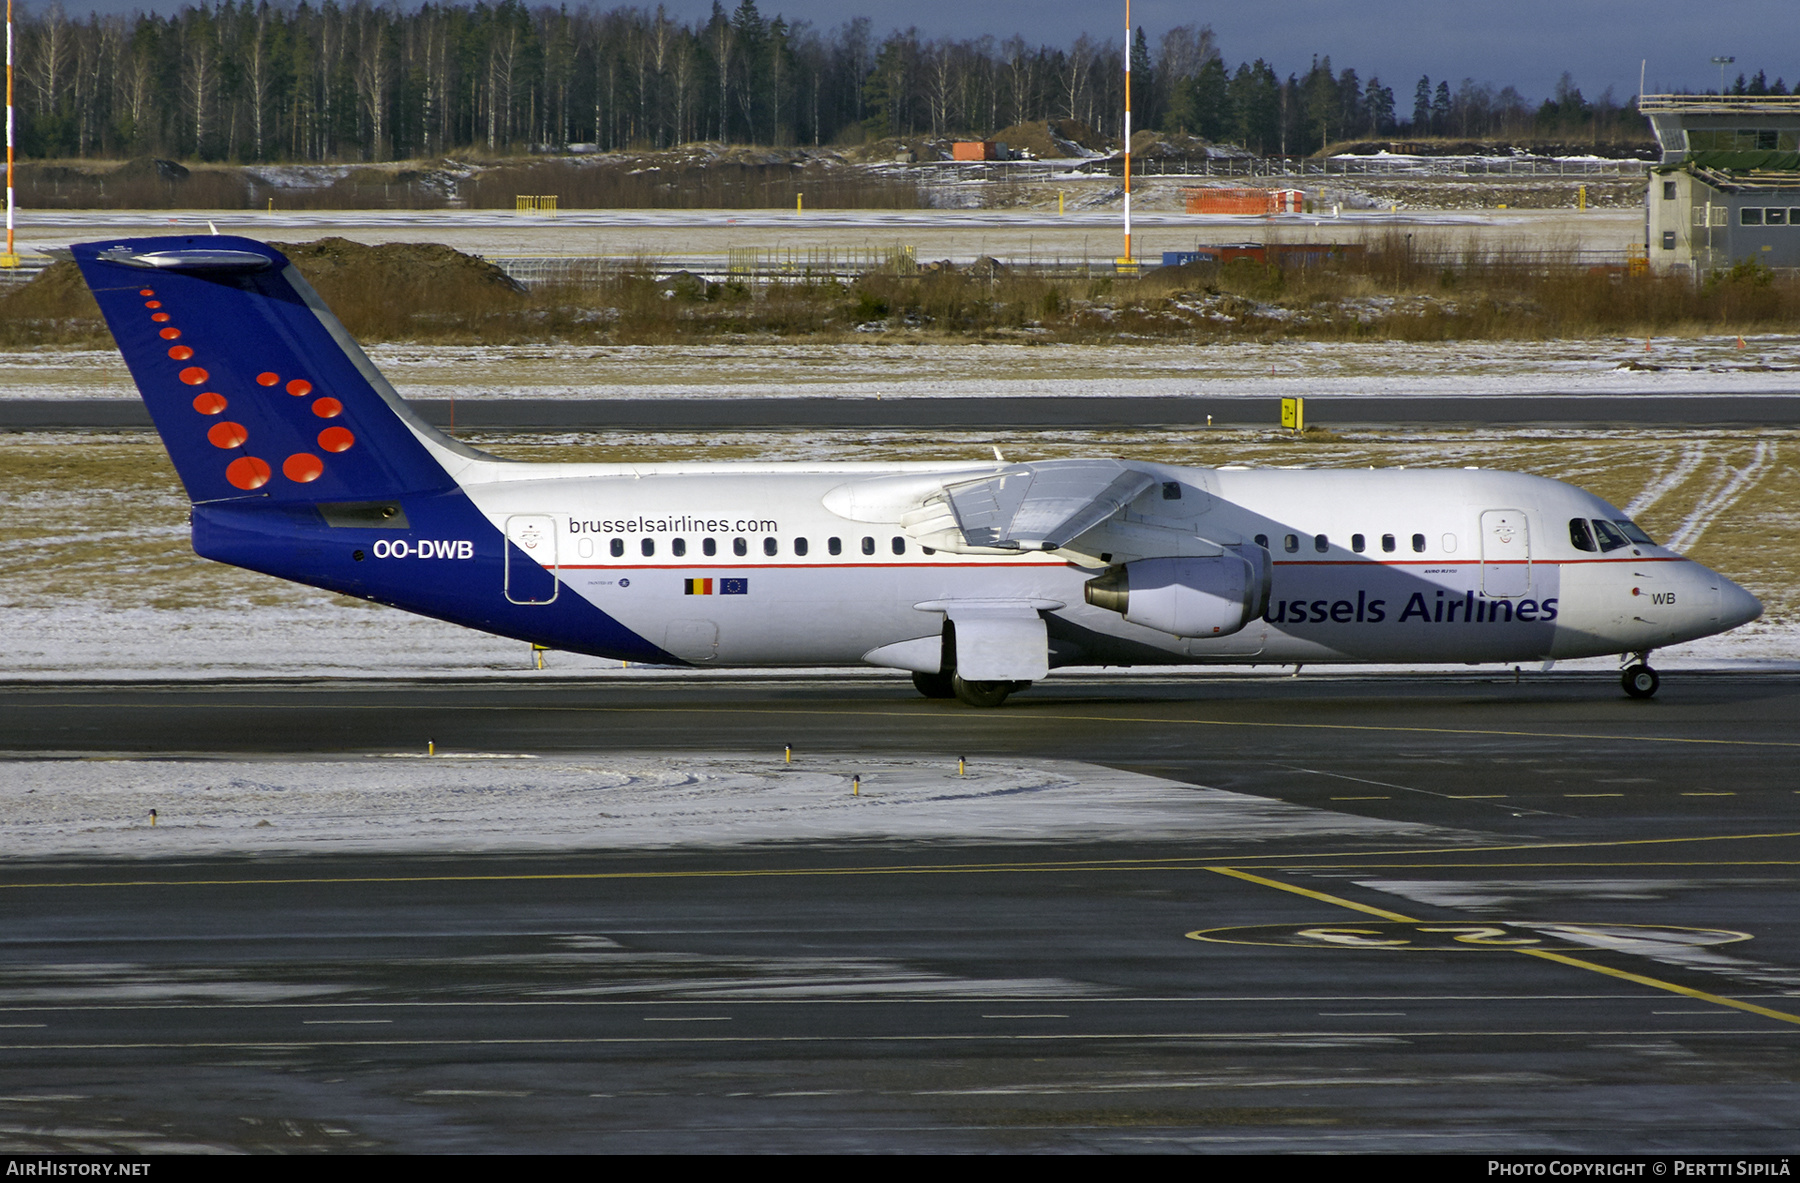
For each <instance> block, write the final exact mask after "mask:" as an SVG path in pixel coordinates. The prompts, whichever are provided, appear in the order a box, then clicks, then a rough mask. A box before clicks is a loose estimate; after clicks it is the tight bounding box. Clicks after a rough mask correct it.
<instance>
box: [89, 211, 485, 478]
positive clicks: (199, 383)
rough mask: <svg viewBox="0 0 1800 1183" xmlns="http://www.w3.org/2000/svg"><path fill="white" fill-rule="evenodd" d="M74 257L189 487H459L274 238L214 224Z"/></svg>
mask: <svg viewBox="0 0 1800 1183" xmlns="http://www.w3.org/2000/svg"><path fill="white" fill-rule="evenodd" d="M74 254H75V261H76V263H77V264H78V265H79V266H80V267H81V272H82V275H83V277H84V278H85V279H86V280H87V283H88V286H89V288H91V289H92V290H93V293H94V298H95V299H96V300H98V301H99V303H100V311H101V312H102V313H103V314H104V315H105V317H106V323H107V326H108V327H109V328H110V329H111V330H112V334H113V338H114V339H115V340H116V341H117V342H118V344H119V352H120V353H122V354H123V355H124V357H125V364H126V365H127V366H129V367H130V369H131V375H132V377H133V378H134V379H135V380H136V381H137V387H138V390H139V391H140V392H141V393H142V394H143V397H144V402H145V403H146V404H148V406H149V408H150V414H151V417H152V419H153V420H154V421H155V423H156V429H157V431H159V432H160V433H161V434H162V438H163V442H164V443H165V444H166V445H167V446H168V449H169V456H170V457H171V459H173V460H174V462H175V470H176V472H177V473H179V474H180V476H181V482H182V484H183V485H184V486H185V487H186V489H187V493H188V497H189V499H191V500H192V501H194V502H196V503H207V502H218V501H226V500H231V499H257V500H260V501H262V502H263V503H265V504H266V503H269V502H277V503H279V502H320V501H356V500H367V499H372V498H382V497H394V496H398V495H400V494H404V493H426V492H435V491H444V490H448V489H449V488H451V487H453V482H452V481H451V479H450V477H449V476H448V475H447V474H446V473H445V472H444V469H443V467H442V466H441V465H440V464H439V463H438V462H437V461H436V460H435V459H434V458H433V457H432V455H431V453H430V452H429V451H428V450H427V449H426V448H425V446H424V445H423V444H422V443H421V442H420V440H419V438H418V434H415V432H417V433H422V434H426V435H429V436H433V437H437V438H438V440H439V441H440V442H441V443H442V444H443V445H444V446H446V447H449V448H451V449H453V450H456V451H459V452H462V451H466V449H463V448H462V447H461V446H460V445H458V444H456V443H455V442H454V441H452V440H449V439H448V438H446V437H442V436H439V435H438V433H437V432H436V431H435V430H433V429H432V428H430V427H428V426H426V425H425V424H424V423H423V422H421V421H419V420H418V419H417V418H416V416H415V415H414V414H413V412H412V411H411V410H410V409H409V408H407V407H406V405H405V404H404V403H402V402H401V401H400V400H399V398H398V397H397V396H395V395H394V393H393V391H392V389H391V388H390V387H389V386H388V385H387V383H386V381H385V380H384V379H382V377H381V376H380V374H378V373H377V372H376V371H375V368H374V367H373V366H372V365H371V364H370V363H369V361H368V358H366V357H365V356H364V355H363V352H362V350H361V349H359V348H358V347H357V346H356V344H355V342H353V341H352V340H351V339H350V337H349V334H347V333H346V332H345V331H344V327H343V326H342V325H341V324H339V323H338V320H337V318H336V317H334V316H333V315H332V314H331V313H330V311H329V310H327V309H326V307H325V305H324V303H323V302H322V301H320V299H319V296H318V293H316V292H314V291H313V290H312V287H311V286H310V285H308V284H307V282H306V281H305V280H304V279H302V278H301V277H300V274H299V273H298V272H297V271H296V270H294V268H293V266H292V265H291V264H290V263H289V262H288V260H287V257H286V256H284V255H283V254H282V253H281V252H280V251H277V250H275V249H274V248H272V247H270V246H267V245H265V244H263V243H260V242H254V241H251V240H250V239H246V238H230V237H224V236H219V235H213V236H207V237H199V238H186V237H167V238H138V239H126V240H123V241H113V242H99V243H83V244H80V245H77V246H76V247H75V248H74Z"/></svg>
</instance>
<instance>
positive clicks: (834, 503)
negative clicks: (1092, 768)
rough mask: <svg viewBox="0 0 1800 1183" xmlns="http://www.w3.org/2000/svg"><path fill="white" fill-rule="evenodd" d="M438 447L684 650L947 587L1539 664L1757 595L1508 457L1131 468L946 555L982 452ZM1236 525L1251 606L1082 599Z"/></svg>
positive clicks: (752, 645) (550, 554)
mask: <svg viewBox="0 0 1800 1183" xmlns="http://www.w3.org/2000/svg"><path fill="white" fill-rule="evenodd" d="M444 459H445V461H446V466H447V467H449V468H451V469H452V472H453V475H454V476H455V477H456V479H457V481H458V483H459V484H460V485H461V486H462V488H463V489H464V491H465V492H466V493H467V494H468V496H469V497H470V498H471V499H472V500H473V501H474V503H475V504H476V505H477V506H478V507H479V508H480V510H481V511H482V512H483V513H484V514H486V515H487V516H488V518H489V519H490V520H491V521H492V522H493V524H494V525H495V527H496V528H497V529H499V530H501V531H503V532H505V533H506V534H507V536H508V537H509V538H511V539H513V540H514V541H515V543H518V542H519V540H520V539H521V537H524V536H528V537H529V539H530V542H529V546H530V552H531V554H532V557H533V559H534V560H536V561H539V562H540V563H541V565H542V566H543V567H544V568H545V569H547V570H552V571H554V573H555V575H556V578H557V581H558V582H557V584H556V586H555V590H554V594H555V595H574V596H579V597H582V598H583V599H586V600H588V601H590V602H591V603H592V604H594V605H595V606H596V607H598V608H599V609H601V610H602V611H603V612H605V613H606V614H607V615H609V616H611V617H613V618H614V619H616V620H617V621H619V622H620V623H621V624H623V625H624V626H625V627H627V628H628V629H630V630H631V631H632V632H634V633H636V634H637V635H638V636H640V637H642V638H643V639H644V640H646V641H648V642H650V643H651V644H653V645H656V646H659V647H661V648H663V649H664V650H665V651H667V652H668V653H670V654H672V655H673V656H675V657H678V658H680V659H681V660H683V661H688V662H693V663H696V664H701V665H719V666H727V665H783V666H797V665H843V664H852V663H856V662H860V661H864V660H870V661H874V662H876V663H878V664H887V665H902V666H904V665H905V664H907V663H906V662H904V661H899V660H891V659H889V658H887V657H884V656H883V655H882V654H881V653H880V652H877V651H881V650H884V648H887V647H893V646H901V648H904V646H903V645H902V644H901V643H903V642H908V641H912V640H915V639H923V638H930V637H934V636H936V635H938V634H939V633H940V632H941V631H942V629H943V621H944V611H943V605H944V604H946V603H955V602H969V601H1006V602H1012V603H1034V604H1036V605H1037V606H1038V607H1040V608H1041V610H1042V615H1043V617H1044V619H1045V621H1046V623H1047V625H1048V633H1049V646H1050V664H1052V665H1120V664H1149V663H1194V662H1233V663H1243V662H1278V663H1288V662H1308V663H1311V662H1521V661H1539V660H1548V659H1552V658H1569V657H1582V656H1593V655H1599V654H1610V653H1628V652H1647V651H1649V650H1651V649H1653V648H1657V647H1660V646H1664V645H1669V644H1673V643H1675V642H1678V641H1684V640H1690V639H1693V638H1695V637H1701V636H1706V635H1708V634H1711V633H1716V632H1720V631H1723V630H1724V629H1727V628H1730V627H1733V626H1734V625H1736V624H1739V623H1742V622H1743V621H1745V620H1749V619H1753V618H1754V617H1755V616H1756V615H1757V614H1758V612H1759V611H1760V605H1759V604H1758V603H1757V601H1756V600H1755V598H1754V597H1752V596H1751V595H1750V594H1749V593H1747V592H1745V591H1744V590H1743V589H1742V588H1739V587H1738V586H1737V585H1736V584H1734V583H1732V582H1731V581H1730V580H1728V579H1725V578H1723V577H1722V576H1720V575H1718V574H1717V573H1716V572H1713V571H1711V570H1709V569H1708V568H1706V567H1704V566H1702V565H1700V564H1698V563H1695V562H1692V561H1691V560H1688V559H1686V558H1684V557H1682V556H1680V555H1678V554H1675V553H1673V552H1671V551H1668V550H1666V549H1664V548H1662V547H1660V546H1655V545H1651V544H1645V543H1641V542H1640V543H1636V544H1631V545H1626V546H1622V547H1619V546H1615V547H1614V548H1613V549H1611V550H1606V551H1602V550H1600V549H1598V548H1595V549H1591V550H1583V549H1579V548H1578V546H1577V545H1576V541H1575V539H1574V538H1573V537H1572V534H1571V528H1570V525H1569V523H1570V520H1571V519H1601V520H1605V521H1616V520H1619V519H1622V518H1623V516H1624V515H1623V514H1622V513H1620V511H1618V510H1617V509H1615V508H1614V507H1613V506H1611V505H1609V504H1607V503H1606V502H1604V501H1602V500H1601V499H1599V498H1597V497H1595V496H1593V495H1591V494H1589V493H1586V492H1584V491H1582V490H1580V489H1578V488H1575V487H1573V486H1570V485H1566V484H1563V483H1561V482H1557V481H1552V480H1547V479H1544V478H1540V477H1532V476H1526V475H1521V474H1516V473H1506V472H1496V471H1487V470H1455V471H1448V470H1410V471H1409V470H1349V471H1338V470H1274V469H1233V468H1225V469H1204V468H1178V467H1173V466H1157V465H1148V466H1137V467H1142V468H1145V469H1147V470H1148V471H1151V472H1152V473H1153V475H1154V476H1155V477H1156V478H1157V480H1158V482H1159V486H1158V488H1156V489H1153V490H1152V491H1151V492H1149V493H1147V494H1145V495H1143V496H1142V497H1140V498H1138V499H1137V500H1136V501H1133V502H1132V503H1131V504H1129V505H1128V506H1126V508H1125V511H1124V512H1123V513H1122V514H1120V515H1117V516H1115V517H1114V518H1113V519H1112V520H1110V521H1108V522H1106V523H1103V524H1102V525H1100V526H1098V527H1096V528H1094V529H1093V530H1091V531H1089V532H1088V533H1085V534H1083V535H1081V536H1080V537H1078V538H1076V539H1075V540H1074V541H1073V542H1072V543H1070V544H1069V545H1067V546H1064V547H1062V548H1061V549H1059V550H1056V551H1052V552H1026V553H1003V552H995V553H970V551H971V550H972V548H963V551H964V553H953V552H952V551H951V550H947V549H944V548H942V547H939V548H935V549H933V548H930V547H928V546H926V545H924V543H923V542H922V541H921V539H922V538H924V539H929V538H932V537H934V536H933V535H930V534H929V533H926V532H925V529H924V527H921V526H920V525H919V523H918V521H917V520H916V519H917V518H918V517H919V505H920V502H921V499H922V498H924V497H925V496H926V495H927V494H928V493H930V492H931V491H933V490H936V489H939V488H941V487H942V486H943V485H944V484H945V483H946V482H954V481H965V480H974V479H978V478H981V477H983V476H985V475H987V474H989V473H991V472H994V471H996V470H997V469H998V468H999V467H1000V466H999V465H997V464H994V463H986V462H983V463H973V464H938V465H928V464H912V465H860V464H840V465H805V464H768V465H680V464H676V465H645V466H635V467H634V466H615V465H542V464H533V465H515V464H509V463H494V462H489V461H471V460H466V459H464V460H458V459H455V458H451V457H444ZM1176 486H1179V487H1178V488H1176ZM1171 490H1173V495H1171ZM935 537H939V538H941V537H942V536H941V535H938V536H935ZM1252 542H1260V543H1262V544H1263V545H1264V546H1266V548H1267V549H1268V551H1269V553H1270V555H1271V556H1272V559H1273V568H1272V574H1271V576H1270V586H1269V597H1268V608H1267V611H1266V613H1264V614H1263V615H1262V616H1261V617H1260V618H1258V619H1255V620H1253V621H1252V622H1251V623H1249V624H1248V625H1246V626H1245V627H1243V628H1242V629H1240V630H1237V631H1235V632H1232V633H1230V634H1229V635H1224V636H1209V637H1181V636H1176V635H1173V634H1171V633H1167V632H1162V631H1159V630H1157V629H1153V628H1146V627H1143V626H1140V625H1136V624H1133V623H1130V622H1128V621H1127V620H1125V619H1124V618H1123V617H1122V616H1121V615H1120V614H1119V613H1117V612H1114V611H1109V610H1107V609H1105V608H1101V607H1095V606H1091V605H1089V604H1088V603H1085V602H1084V599H1083V585H1084V584H1086V583H1087V582H1088V581H1089V580H1092V579H1094V578H1095V577H1096V576H1098V575H1100V574H1101V573H1102V572H1103V571H1105V570H1106V569H1107V568H1108V567H1109V566H1111V565H1113V564H1119V563H1127V562H1130V561H1132V560H1133V559H1137V558H1144V557H1152V556H1159V555H1169V554H1178V553H1192V554H1207V553H1217V549H1216V548H1217V547H1219V546H1231V545H1236V544H1243V543H1252ZM1209 547H1210V548H1213V549H1212V550H1210V551H1209V550H1208V548H1209ZM871 655H873V656H871ZM915 668H917V667H916V666H915Z"/></svg>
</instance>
